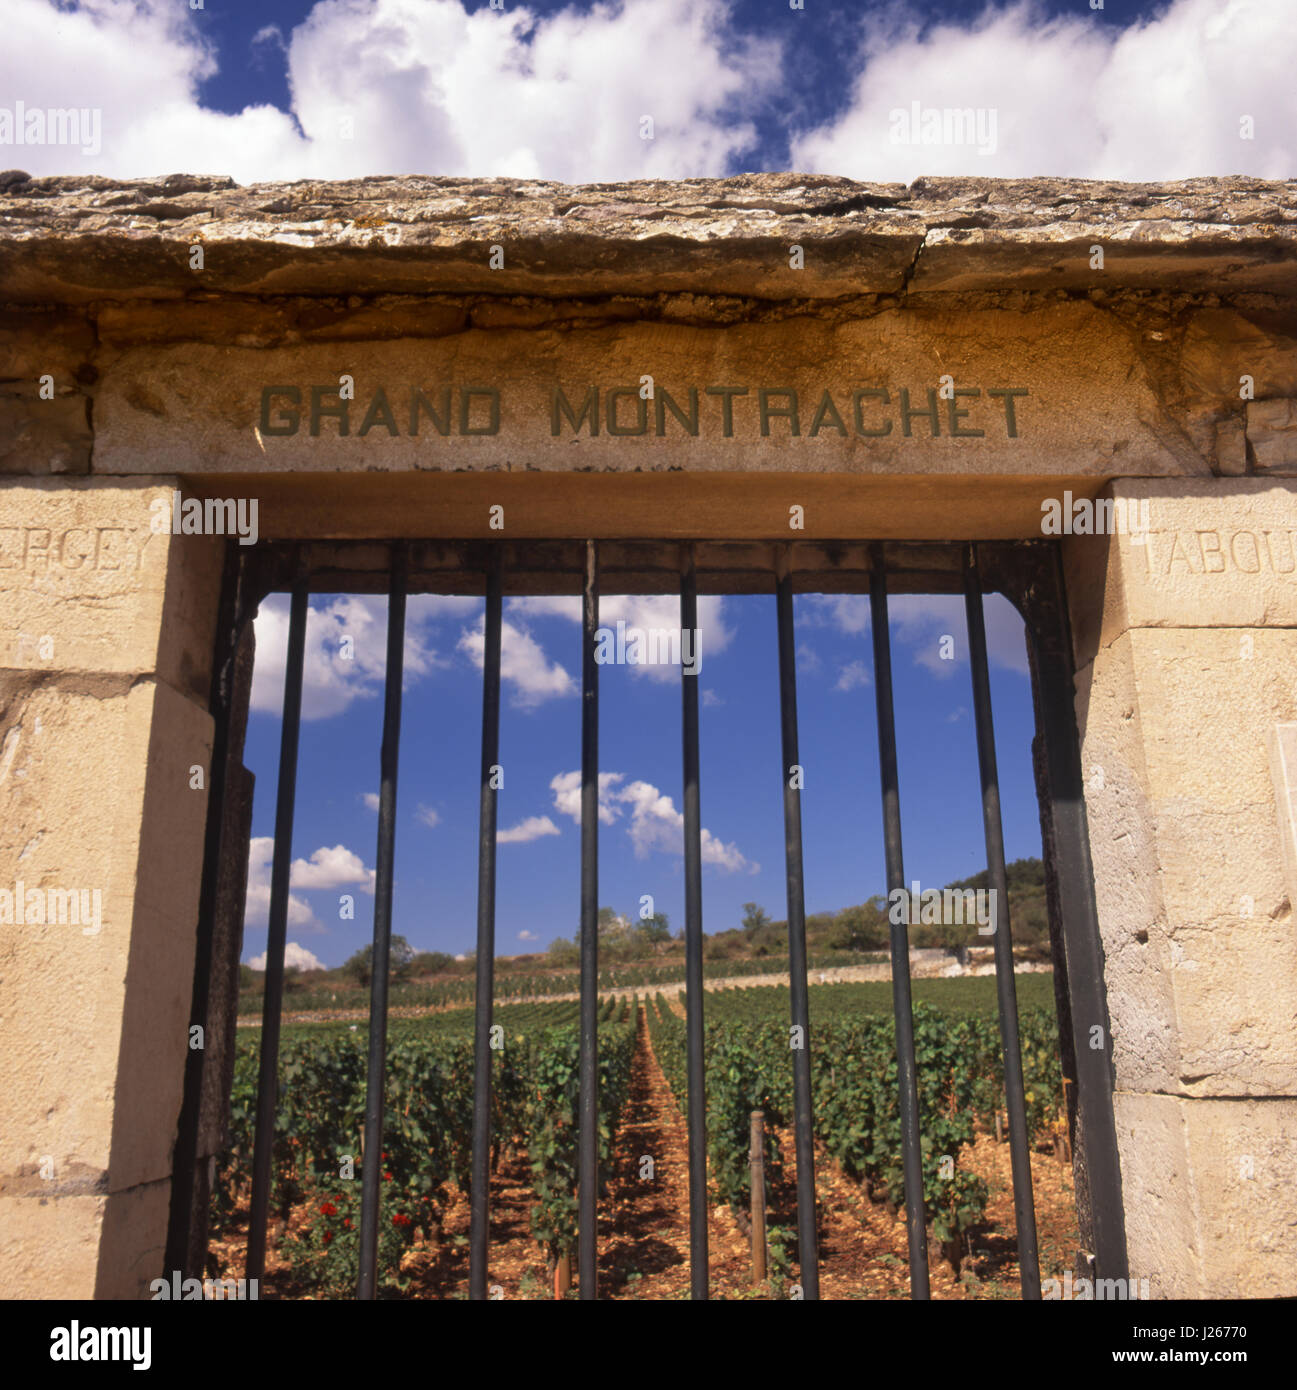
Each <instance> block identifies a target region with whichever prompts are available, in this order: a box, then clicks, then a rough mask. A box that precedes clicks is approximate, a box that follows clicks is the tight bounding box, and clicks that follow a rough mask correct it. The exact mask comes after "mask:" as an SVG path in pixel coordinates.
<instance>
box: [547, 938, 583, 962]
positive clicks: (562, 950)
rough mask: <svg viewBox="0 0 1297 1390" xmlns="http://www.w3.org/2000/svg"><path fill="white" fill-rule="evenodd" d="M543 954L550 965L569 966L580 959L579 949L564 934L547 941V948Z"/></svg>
mask: <svg viewBox="0 0 1297 1390" xmlns="http://www.w3.org/2000/svg"><path fill="white" fill-rule="evenodd" d="M545 956H546V958H547V959H548V961H549V963H550V964H551V965H562V966H570V965H575V964H576V963H577V962H578V961H579V960H580V959H581V951H580V949H579V947H578V946H577V944H576V943H575V942H573V941H569V940H568V939H567V937H565V936H556V937H555V938H554V940H553V941H551V942H550V943H549V949H548V950H547V951H546V952H545Z"/></svg>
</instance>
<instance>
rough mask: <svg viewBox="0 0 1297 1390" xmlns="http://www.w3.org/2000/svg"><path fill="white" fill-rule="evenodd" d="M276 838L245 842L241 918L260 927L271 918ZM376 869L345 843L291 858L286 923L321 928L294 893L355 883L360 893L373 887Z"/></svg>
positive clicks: (370, 891)
mask: <svg viewBox="0 0 1297 1390" xmlns="http://www.w3.org/2000/svg"><path fill="white" fill-rule="evenodd" d="M274 855H275V841H274V838H273V836H270V835H254V836H253V837H252V839H251V840H250V841H249V843H248V888H247V893H246V895H245V897H244V908H243V912H244V922H245V924H246V925H248V926H253V927H263V926H265V925H266V924H267V922H268V921H269V918H270V873H271V868H272V866H273V864H274ZM374 878H375V871H374V870H373V869H367V868H366V867H365V864H364V861H363V860H362V859H361V857H360V856H359V855H358V854H356V853H354V852H353V851H352V850H349V849H348V848H347V847H346V846H345V845H334V846H333V847H332V848H329V847H328V846H323V845H322V846H321V847H320V848H319V849H317V850H316V851H315V853H314V854H312V855H311V857H310V858H309V859H294V860H293V862H292V864H291V865H290V866H289V870H288V887H289V894H288V925H289V926H290V927H298V928H300V929H301V930H303V931H317V932H323V931H325V930H326V928H325V927H324V925H323V924H322V923H321V922H320V921H319V919H318V918H317V917H316V915H315V913H314V912H312V911H311V905H310V904H309V903H308V902H307V901H306V900H305V899H304V898H300V897H298V896H297V894H296V893H294V892H293V891H292V890H293V889H297V891H298V893H311V892H317V891H320V890H336V889H338V888H345V887H349V886H351V885H353V884H354V885H355V886H356V887H357V888H359V889H360V891H361V892H362V893H372V892H373V891H374Z"/></svg>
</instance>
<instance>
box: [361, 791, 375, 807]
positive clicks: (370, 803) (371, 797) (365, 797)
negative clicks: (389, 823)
mask: <svg viewBox="0 0 1297 1390" xmlns="http://www.w3.org/2000/svg"><path fill="white" fill-rule="evenodd" d="M360 799H361V800H362V801H363V802H364V803H365V809H366V810H367V811H377V810H378V804H379V802H378V793H377V792H361V794H360Z"/></svg>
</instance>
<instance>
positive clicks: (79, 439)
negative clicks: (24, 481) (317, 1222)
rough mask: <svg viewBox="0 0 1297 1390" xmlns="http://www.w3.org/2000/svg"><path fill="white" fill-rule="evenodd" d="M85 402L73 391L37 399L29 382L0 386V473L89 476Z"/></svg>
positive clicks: (87, 425)
mask: <svg viewBox="0 0 1297 1390" xmlns="http://www.w3.org/2000/svg"><path fill="white" fill-rule="evenodd" d="M88 404H89V402H88V400H87V398H86V397H85V396H84V395H82V394H81V393H80V392H77V391H64V392H63V393H62V394H59V395H55V396H54V397H53V398H52V399H50V400H42V399H41V398H40V395H39V392H38V389H37V387H36V385H35V384H34V383H33V384H31V385H26V384H24V385H7V386H4V387H2V388H0V473H27V474H31V475H33V476H41V475H45V474H50V473H88V472H89V471H90V450H91V446H92V444H93V442H94V441H93V437H92V435H91V430H90V420H89V415H88V412H87V406H88Z"/></svg>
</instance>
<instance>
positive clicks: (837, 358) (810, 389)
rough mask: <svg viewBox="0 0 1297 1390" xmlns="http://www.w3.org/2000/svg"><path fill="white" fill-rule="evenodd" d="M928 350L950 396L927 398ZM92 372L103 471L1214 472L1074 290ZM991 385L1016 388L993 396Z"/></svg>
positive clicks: (112, 361) (139, 350)
mask: <svg viewBox="0 0 1297 1390" xmlns="http://www.w3.org/2000/svg"><path fill="white" fill-rule="evenodd" d="M938 360H940V362H941V363H943V364H944V368H945V371H946V373H948V374H949V375H950V376H951V377H952V378H953V389H954V390H955V391H956V392H959V393H961V394H959V395H958V396H956V397H953V398H943V397H941V396H940V395H939V394H938V392H939V391H940V390H941V382H940V380H939V377H938V374H937V373H936V371H935V370H934V363H935V362H937V361H938ZM102 369H103V375H102V379H101V382H100V386H99V389H98V394H97V397H96V405H95V457H94V468H95V471H96V472H99V473H131V472H172V471H174V469H175V468H176V460H177V459H180V458H183V459H184V460H185V468H186V472H187V473H202V472H207V471H210V472H282V471H288V470H301V471H315V472H336V471H349V470H358V471H364V470H377V471H389V470H407V469H446V470H449V469H456V468H467V469H475V470H481V469H501V470H520V469H524V468H526V469H535V470H551V471H571V470H573V469H596V470H609V471H614V472H625V471H631V470H635V469H645V470H662V469H678V468H684V469H687V470H699V471H708V472H725V471H740V470H741V471H753V472H760V471H763V470H776V469H777V470H782V471H788V472H797V473H819V472H849V473H862V474H868V473H891V472H902V473H907V474H952V473H953V474H966V473H985V474H995V475H999V476H1004V475H1029V474H1039V473H1040V472H1042V471H1046V472H1049V473H1052V474H1054V475H1058V476H1073V475H1074V476H1086V477H1099V476H1105V477H1106V476H1112V475H1114V474H1122V473H1139V474H1141V475H1150V474H1151V475H1165V474H1172V473H1174V474H1186V473H1192V474H1201V475H1206V474H1208V473H1209V472H1210V469H1209V465H1208V461H1207V459H1206V458H1205V457H1204V456H1203V455H1202V454H1201V453H1199V452H1198V451H1197V450H1196V449H1194V448H1192V447H1191V446H1190V445H1189V444H1188V443H1187V442H1186V439H1185V436H1184V434H1183V432H1182V431H1180V430H1178V429H1176V428H1174V427H1171V426H1170V425H1169V424H1168V422H1167V418H1166V413H1165V409H1164V406H1163V405H1162V403H1161V400H1160V398H1159V395H1158V392H1157V391H1156V390H1155V389H1154V385H1153V382H1152V380H1151V378H1150V376H1149V373H1148V370H1147V368H1146V366H1145V364H1144V363H1143V361H1142V359H1141V358H1140V357H1139V355H1138V353H1137V352H1136V349H1135V348H1134V347H1133V346H1132V344H1131V342H1130V338H1129V335H1128V334H1127V333H1125V332H1124V331H1123V330H1122V329H1121V328H1120V327H1119V326H1118V325H1117V324H1116V323H1115V322H1114V321H1113V319H1112V318H1111V316H1109V315H1106V314H1104V313H1102V312H1100V310H1099V309H1097V308H1096V307H1095V306H1094V305H1092V304H1089V303H1085V302H1079V301H1051V302H1048V303H1044V304H1035V305H1033V306H1032V307H1031V311H1030V312H1029V313H1028V312H1026V311H1025V309H971V310H970V309H968V308H964V309H962V310H961V311H960V312H959V313H954V312H952V311H950V310H949V309H946V308H944V307H942V306H941V305H940V304H939V303H935V304H934V303H926V302H925V303H924V304H922V305H919V306H915V307H911V308H908V309H906V310H904V311H902V310H899V309H889V310H884V311H882V312H879V313H875V314H873V315H871V316H868V317H861V318H854V319H846V320H843V321H840V322H839V321H833V320H829V319H826V318H818V317H812V316H805V317H799V318H792V319H787V320H784V321H781V322H779V323H775V324H760V323H739V324H734V325H731V326H728V327H725V328H715V327H710V328H699V327H692V326H688V325H685V324H680V323H671V324H667V323H654V322H638V323H632V324H618V325H603V326H597V327H585V328H579V329H572V330H570V331H569V330H566V329H559V328H556V327H547V328H538V329H530V330H524V329H517V328H514V329H509V328H501V329H498V330H494V331H490V332H487V331H483V330H481V329H471V330H468V331H466V332H463V333H460V334H457V335H455V336H453V337H450V338H441V339H422V340H420V339H414V340H405V341H398V342H367V343H347V342H341V343H329V344H309V345H308V344H303V345H301V346H295V347H283V348H278V349H271V350H265V351H258V350H254V349H247V348H233V347H224V346H213V345H208V344H202V343H190V344H181V345H175V346H170V347H167V348H157V347H134V348H129V349H126V350H123V351H120V352H117V353H115V354H108V355H106V356H105V358H104V361H103V363H102ZM650 377H651V378H652V383H651V385H652V390H653V393H654V394H653V396H652V398H651V399H649V398H648V397H647V396H641V394H640V393H641V390H644V391H647V390H648V386H649V383H647V382H646V380H645V379H646V378H650ZM345 378H351V379H352V386H349V387H348V386H346V383H345V380H344V379H345ZM344 387H345V388H346V389H348V390H354V398H351V399H344V398H343V396H342V395H341V394H340V393H341V391H342V389H344ZM416 390H417V391H418V392H422V393H423V398H424V399H422V400H421V399H420V397H419V396H417V395H416ZM556 390H557V391H560V392H561V393H562V396H561V398H560V397H559V396H558V395H556ZM1006 391H1013V392H1019V393H1025V394H1018V395H1014V396H1011V397H1008V396H1005V395H1003V394H999V395H996V394H993V393H996V392H999V393H1003V392H1006ZM470 392H471V393H472V394H469V393H470ZM664 393H665V394H664ZM691 393H692V394H691ZM1011 414H1012V418H1010V415H1011ZM443 431H444V432H443Z"/></svg>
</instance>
